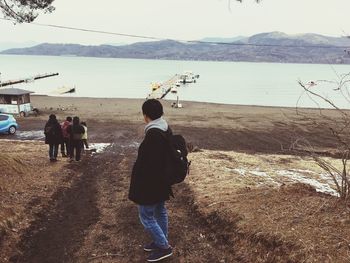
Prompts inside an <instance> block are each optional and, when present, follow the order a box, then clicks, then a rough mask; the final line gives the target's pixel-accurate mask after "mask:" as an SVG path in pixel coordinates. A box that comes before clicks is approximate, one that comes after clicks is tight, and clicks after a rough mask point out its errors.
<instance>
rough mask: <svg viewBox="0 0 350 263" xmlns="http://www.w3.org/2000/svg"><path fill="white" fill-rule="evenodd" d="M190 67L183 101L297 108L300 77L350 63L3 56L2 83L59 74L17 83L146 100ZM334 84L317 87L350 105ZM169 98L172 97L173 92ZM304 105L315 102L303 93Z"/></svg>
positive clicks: (321, 76) (333, 74) (329, 75)
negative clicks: (191, 78)
mask: <svg viewBox="0 0 350 263" xmlns="http://www.w3.org/2000/svg"><path fill="white" fill-rule="evenodd" d="M187 70H191V71H193V72H194V73H195V74H199V75H200V78H199V80H198V82H197V83H195V84H190V85H187V86H185V87H182V88H181V89H180V90H179V97H180V100H191V101H204V102H216V103H227V104H243V105H264V106H289V107H295V105H296V103H297V101H298V99H299V97H300V95H301V94H302V88H301V87H300V86H299V85H298V83H297V81H298V80H299V79H300V80H302V81H304V82H309V81H316V80H332V81H337V80H338V79H339V78H338V76H339V75H341V74H346V73H349V72H350V65H333V66H331V65H317V64H279V63H248V62H203V61H167V60H138V59H115V58H83V57H53V56H12V55H0V72H1V79H2V80H3V81H5V80H8V79H17V78H24V77H30V76H33V75H36V74H41V73H47V72H59V73H60V75H59V76H58V77H52V78H48V79H43V80H38V81H35V82H34V83H27V84H20V85H15V86H14V87H16V88H22V89H28V90H31V91H34V92H36V93H39V94H49V95H55V93H54V91H55V90H57V89H58V88H60V87H62V86H68V87H74V86H75V87H76V89H77V93H76V94H74V95H69V96H79V97H80V96H83V97H107V98H111V97H114V98H145V97H146V96H147V94H149V93H150V83H151V82H162V81H165V80H167V79H169V78H170V77H172V76H173V75H174V74H176V73H182V72H183V71H187ZM333 88H335V85H333V84H328V83H327V84H326V83H325V82H323V84H322V83H320V84H319V85H317V86H315V87H314V88H313V89H314V90H315V91H318V92H321V93H322V94H323V95H325V96H328V97H329V98H331V99H332V100H334V101H336V103H337V104H338V105H340V107H346V108H350V103H349V102H348V101H346V100H344V99H343V98H342V96H339V92H337V91H334V90H333ZM167 98H169V99H173V98H174V95H169V97H167ZM299 106H302V107H315V106H316V105H315V103H314V102H313V101H312V100H310V98H308V97H307V96H306V95H304V96H302V98H301V99H300V100H299ZM321 106H322V107H324V106H326V104H321Z"/></svg>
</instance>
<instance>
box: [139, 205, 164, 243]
mask: <svg viewBox="0 0 350 263" xmlns="http://www.w3.org/2000/svg"><path fill="white" fill-rule="evenodd" d="M139 217H140V220H141V223H142V225H143V226H144V228H145V229H146V231H147V232H149V233H150V234H151V236H152V239H153V242H154V243H155V244H156V246H157V247H159V248H168V247H169V243H168V213H167V210H166V208H165V202H160V203H158V204H154V205H139Z"/></svg>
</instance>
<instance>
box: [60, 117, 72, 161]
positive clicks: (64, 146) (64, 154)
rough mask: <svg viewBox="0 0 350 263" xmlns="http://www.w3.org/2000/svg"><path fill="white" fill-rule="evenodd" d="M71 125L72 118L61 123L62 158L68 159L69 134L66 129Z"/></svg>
mask: <svg viewBox="0 0 350 263" xmlns="http://www.w3.org/2000/svg"><path fill="white" fill-rule="evenodd" d="M70 125H72V117H67V118H66V120H65V121H64V122H62V123H61V128H62V134H63V142H62V144H61V154H62V157H70V134H69V133H68V127H69V126H70Z"/></svg>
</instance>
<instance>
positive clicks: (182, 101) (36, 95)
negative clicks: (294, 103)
mask: <svg viewBox="0 0 350 263" xmlns="http://www.w3.org/2000/svg"><path fill="white" fill-rule="evenodd" d="M31 97H45V98H57V99H61V98H68V99H70V100H73V99H77V100H125V101H145V99H142V98H120V97H115V98H114V97H113V98H108V97H84V96H77V97H73V96H69V95H68V96H64V95H62V96H51V95H45V94H32V95H31ZM174 101H176V100H167V99H162V100H161V102H162V104H163V103H165V102H174ZM180 102H181V104H183V103H190V104H208V105H213V106H228V107H230V106H231V107H248V108H271V109H287V110H290V109H300V110H312V111H314V110H317V111H319V110H322V111H323V110H324V111H332V110H336V109H334V108H321V107H320V108H315V107H291V106H269V105H256V104H231V103H221V102H206V101H193V100H181V101H180ZM179 110H181V109H179ZM341 110H350V108H349V109H342V108H341Z"/></svg>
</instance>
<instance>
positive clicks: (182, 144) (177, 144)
mask: <svg viewBox="0 0 350 263" xmlns="http://www.w3.org/2000/svg"><path fill="white" fill-rule="evenodd" d="M156 130H158V131H159V132H160V133H161V134H162V136H163V137H164V138H165V141H166V142H167V156H166V168H165V169H166V171H165V173H166V176H167V179H168V182H169V184H170V185H174V184H178V183H181V182H183V181H184V180H185V178H186V176H187V175H188V174H189V173H190V165H191V162H190V161H189V160H188V159H187V155H188V151H187V144H186V140H185V138H184V137H183V136H182V135H173V134H172V132H171V130H170V131H168V132H163V131H161V130H159V129H156Z"/></svg>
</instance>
